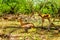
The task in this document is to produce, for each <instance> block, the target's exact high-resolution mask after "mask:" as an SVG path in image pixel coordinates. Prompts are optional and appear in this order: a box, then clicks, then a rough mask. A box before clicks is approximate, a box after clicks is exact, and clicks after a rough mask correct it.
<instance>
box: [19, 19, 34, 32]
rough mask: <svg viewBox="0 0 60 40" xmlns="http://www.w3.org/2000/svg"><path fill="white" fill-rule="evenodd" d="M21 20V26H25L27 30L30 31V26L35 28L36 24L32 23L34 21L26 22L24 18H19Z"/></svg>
mask: <svg viewBox="0 0 60 40" xmlns="http://www.w3.org/2000/svg"><path fill="white" fill-rule="evenodd" d="M19 22H20V25H21V27H22V28H25V31H26V32H28V29H29V28H33V27H34V24H32V23H24V22H23V20H22V18H20V19H19Z"/></svg>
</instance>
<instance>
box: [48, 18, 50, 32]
mask: <svg viewBox="0 0 60 40" xmlns="http://www.w3.org/2000/svg"><path fill="white" fill-rule="evenodd" d="M48 21H49V25H48V31H50V25H51V21H50V18H48Z"/></svg>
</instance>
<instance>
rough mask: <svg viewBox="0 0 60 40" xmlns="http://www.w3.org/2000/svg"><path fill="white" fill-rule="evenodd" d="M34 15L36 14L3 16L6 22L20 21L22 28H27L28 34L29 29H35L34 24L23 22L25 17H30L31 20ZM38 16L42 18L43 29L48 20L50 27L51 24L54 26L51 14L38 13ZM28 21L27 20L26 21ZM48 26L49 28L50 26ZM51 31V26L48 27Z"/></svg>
mask: <svg viewBox="0 0 60 40" xmlns="http://www.w3.org/2000/svg"><path fill="white" fill-rule="evenodd" d="M33 15H34V13H31V15H24V14H21V15H19V14H18V15H13V14H12V15H11V14H10V15H3V18H4V20H11V19H13V20H18V21H19V22H20V26H21V27H22V28H25V31H26V32H27V30H28V29H29V28H34V27H35V26H34V24H33V23H29V22H28V23H27V22H23V18H25V17H28V18H29V20H30V18H31V17H32V16H33ZM38 16H40V17H41V20H42V25H41V26H42V27H43V23H44V21H45V20H44V19H47V20H48V21H49V25H50V23H51V24H53V23H52V22H51V15H50V14H41V13H38ZM26 21H27V20H26ZM49 25H48V26H49ZM49 29H50V26H49V27H48V30H49Z"/></svg>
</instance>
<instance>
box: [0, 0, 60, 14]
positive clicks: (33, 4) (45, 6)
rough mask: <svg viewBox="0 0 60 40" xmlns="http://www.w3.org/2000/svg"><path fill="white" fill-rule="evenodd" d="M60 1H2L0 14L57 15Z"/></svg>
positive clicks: (0, 0)
mask: <svg viewBox="0 0 60 40" xmlns="http://www.w3.org/2000/svg"><path fill="white" fill-rule="evenodd" d="M58 1H59V0H57V1H55V0H48V1H44V0H0V14H1V13H2V14H4V13H11V14H15V13H16V14H17V13H24V14H26V13H27V14H29V13H32V12H39V11H41V12H42V13H49V14H56V13H57V12H58V8H59V6H60V5H59V2H58Z"/></svg>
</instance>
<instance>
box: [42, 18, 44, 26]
mask: <svg viewBox="0 0 60 40" xmlns="http://www.w3.org/2000/svg"><path fill="white" fill-rule="evenodd" d="M43 23H44V19H43V18H42V27H43Z"/></svg>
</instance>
